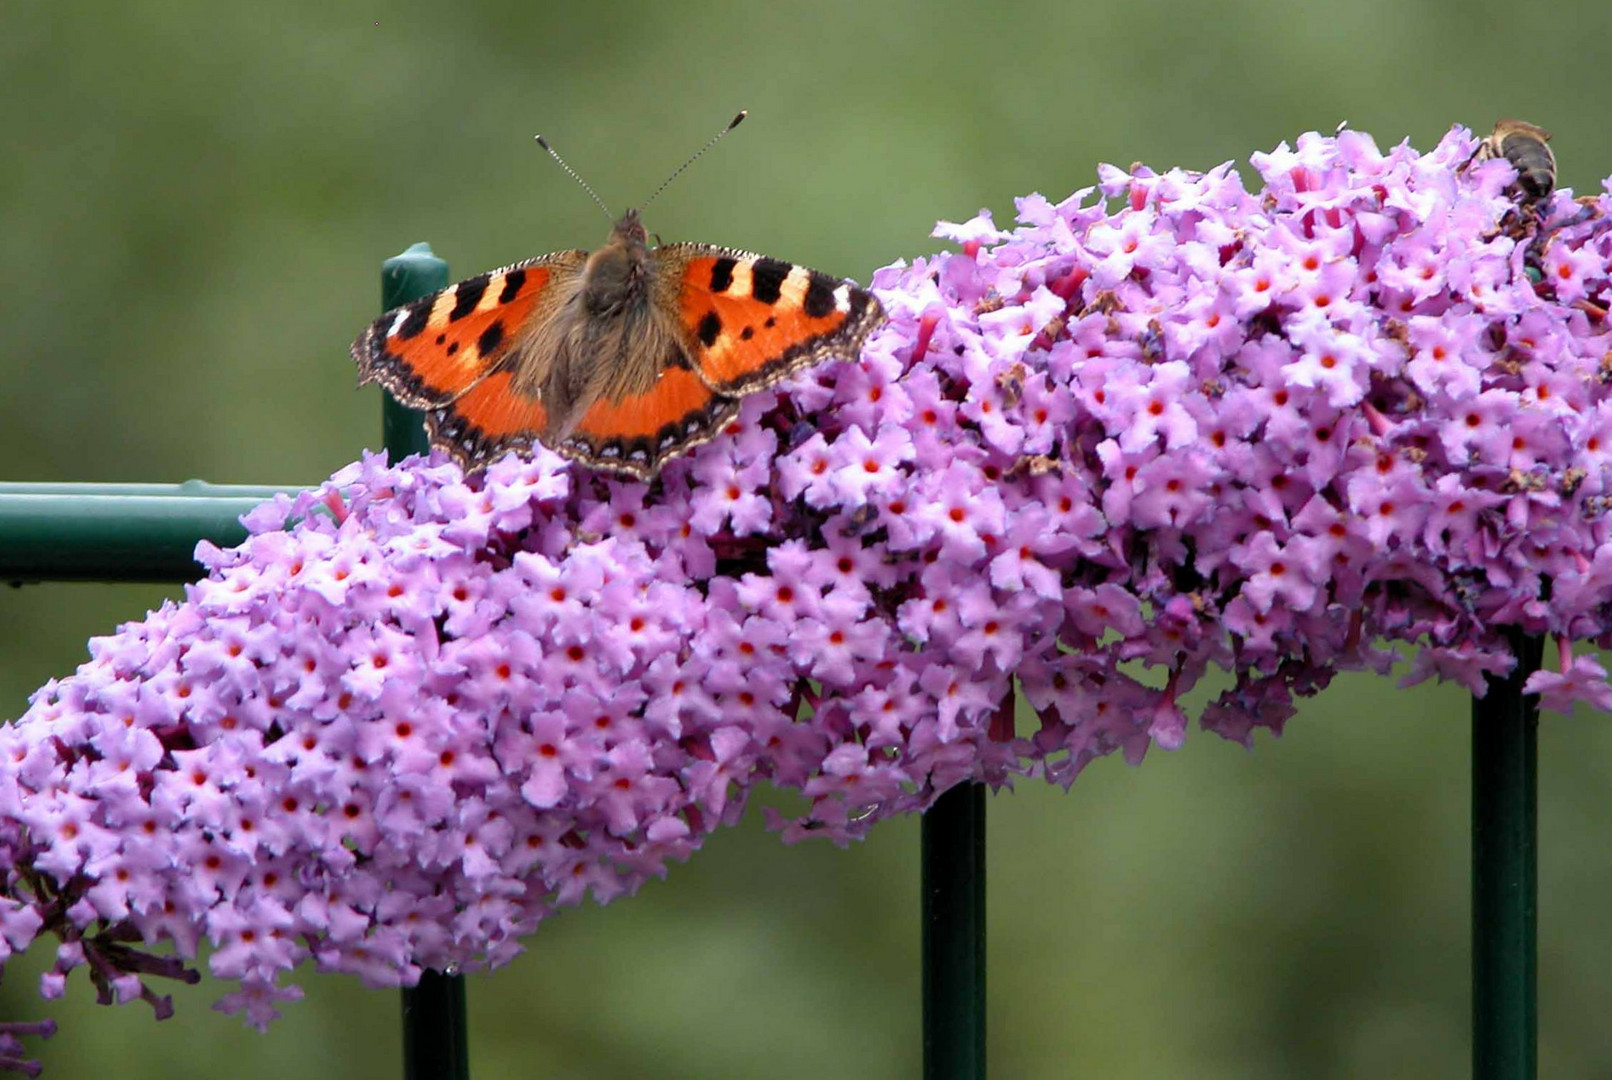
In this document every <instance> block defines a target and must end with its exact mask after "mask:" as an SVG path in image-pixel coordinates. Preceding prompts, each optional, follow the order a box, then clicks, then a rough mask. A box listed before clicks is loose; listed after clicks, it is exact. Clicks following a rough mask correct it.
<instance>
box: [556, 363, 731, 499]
mask: <svg viewBox="0 0 1612 1080" xmlns="http://www.w3.org/2000/svg"><path fill="white" fill-rule="evenodd" d="M738 412H739V402H738V400H737V399H736V398H729V397H723V396H721V395H718V394H715V393H713V392H712V391H711V388H710V387H709V386H707V385H706V384H705V383H704V382H703V381H702V380H701V379H700V378H699V377H697V376H696V375H695V374H694V373H693V372H692V371H690V370H689V369H688V367H687V366H685V365H683V364H681V363H677V364H668V365H667V366H666V367H664V368H662V369H661V372H660V375H659V376H658V377H657V378H656V380H655V384H654V385H653V386H652V387H651V388H650V389H649V390H648V391H646V392H645V393H642V394H634V395H628V396H625V397H622V398H620V399H619V400H614V401H611V400H600V401H596V402H595V403H594V404H593V405H592V406H591V407H589V409H588V411H587V412H585V413H584V414H583V415H582V418H581V420H579V421H578V422H577V425H576V427H575V428H574V429H573V430H572V432H571V433H570V435H569V436H567V437H566V438H565V439H564V440H563V441H561V442H560V444H559V445H558V446H557V447H555V449H556V450H558V451H559V452H560V453H561V454H564V455H565V456H566V457H568V458H572V459H574V460H577V461H581V462H582V463H583V464H585V465H590V466H593V467H595V468H605V469H611V470H613V471H615V472H623V473H627V474H628V475H631V476H636V477H638V478H639V479H648V478H649V477H651V476H653V475H654V474H655V473H656V472H657V471H659V469H660V467H661V465H662V464H663V463H664V462H665V461H666V460H667V459H668V458H672V457H676V456H677V455H678V454H681V453H683V452H684V451H686V450H689V449H690V448H692V447H695V446H698V445H699V444H701V443H703V442H707V441H708V440H710V439H711V438H712V437H713V436H714V435H716V434H717V433H718V432H719V431H721V430H722V428H724V427H725V426H727V424H728V422H729V421H731V420H732V419H733V418H734V416H736V415H737V414H738Z"/></svg>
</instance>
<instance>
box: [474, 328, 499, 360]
mask: <svg viewBox="0 0 1612 1080" xmlns="http://www.w3.org/2000/svg"><path fill="white" fill-rule="evenodd" d="M503 340H504V324H503V323H502V322H495V323H493V324H492V325H491V326H489V327H487V329H485V330H483V331H482V332H481V337H479V338H477V339H476V351H477V352H478V353H480V354H481V355H482V356H491V355H492V354H493V352H494V350H496V349H497V348H498V346H499V345H500V344H502V343H503Z"/></svg>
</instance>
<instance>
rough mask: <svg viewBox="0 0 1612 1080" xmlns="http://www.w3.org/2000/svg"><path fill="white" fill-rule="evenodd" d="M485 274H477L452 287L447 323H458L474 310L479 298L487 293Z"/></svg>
mask: <svg viewBox="0 0 1612 1080" xmlns="http://www.w3.org/2000/svg"><path fill="white" fill-rule="evenodd" d="M488 276H489V275H487V274H477V275H476V276H475V277H473V278H465V280H463V281H461V282H460V283H459V284H458V285H456V286H455V287H454V292H453V310H452V311H450V312H448V321H449V322H458V321H459V320H460V319H462V318H464V317H465V316H466V315H469V314H470V313H471V312H472V311H475V310H476V305H477V304H479V303H481V298H482V297H483V296H484V295H485V294H486V292H487V279H488Z"/></svg>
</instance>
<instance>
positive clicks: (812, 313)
mask: <svg viewBox="0 0 1612 1080" xmlns="http://www.w3.org/2000/svg"><path fill="white" fill-rule="evenodd" d="M838 285H839V282H837V281H835V280H834V279H833V278H831V277H829V276H828V275H827V274H820V273H818V272H817V271H816V270H813V271H812V276H811V284H809V285H807V286H806V300H805V302H804V303H803V304H802V307H803V308H805V311H806V317H807V318H808V319H821V318H824V317H826V316H829V315H832V314H833V313H834V289H835V287H836V286H838Z"/></svg>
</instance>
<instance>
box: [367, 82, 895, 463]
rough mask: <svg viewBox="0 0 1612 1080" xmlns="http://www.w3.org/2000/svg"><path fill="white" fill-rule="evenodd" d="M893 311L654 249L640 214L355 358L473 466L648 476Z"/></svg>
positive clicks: (680, 247)
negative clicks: (593, 243) (527, 452)
mask: <svg viewBox="0 0 1612 1080" xmlns="http://www.w3.org/2000/svg"><path fill="white" fill-rule="evenodd" d="M744 116H745V114H744V113H740V114H739V116H738V117H737V118H736V119H735V120H734V121H733V123H732V124H729V125H728V127H727V128H725V129H723V131H722V132H720V133H718V135H717V138H720V137H721V136H722V135H723V134H726V132H727V131H730V130H732V128H733V127H735V126H737V125H738V123H739V121H740V120H743V119H744ZM538 141H539V142H540V143H542V145H543V147H544V149H547V150H548V151H549V153H550V154H552V155H553V156H554V157H555V159H556V160H560V159H559V155H558V154H555V153H554V151H553V150H552V149H551V148H549V146H548V144H547V143H546V142H543V140H542V139H541V137H540V138H539V140H538ZM715 142H716V139H712V140H711V143H708V144H706V149H709V148H710V146H711V145H712V144H714V143H715ZM700 153H704V150H701V151H700ZM694 157H695V158H697V157H699V154H695V155H694ZM693 160H694V158H690V159H689V161H688V162H685V163H684V166H683V168H687V167H688V164H690V163H692V162H693ZM560 164H561V166H562V167H564V168H565V169H566V171H567V172H571V169H570V167H569V166H567V165H565V162H564V161H563V160H561V161H560ZM681 172H682V169H681V168H680V169H678V171H677V173H673V174H672V177H669V178H668V179H667V183H670V182H671V179H672V178H674V177H676V176H677V175H678V173H681ZM571 175H572V176H573V177H574V178H576V179H577V181H578V182H579V183H582V186H583V187H584V188H585V189H586V190H587V191H588V193H589V194H590V195H592V194H593V191H592V189H591V188H588V186H587V184H586V183H583V182H582V181H581V178H580V177H577V176H576V174H575V173H574V172H571ZM665 186H666V185H665V184H662V185H661V189H658V190H657V191H656V192H655V194H656V195H658V194H659V193H660V190H663V189H664V188H665ZM650 198H651V199H653V198H654V196H653V195H652V196H650ZM594 200H595V201H596V202H598V201H599V200H598V196H596V195H595V196H594ZM599 205H600V206H601V207H603V206H604V204H603V203H602V202H600V203H599ZM646 205H647V202H646ZM606 212H607V213H608V210H607V211H606ZM883 318H884V312H883V310H882V308H881V307H880V306H879V301H878V299H877V298H876V297H874V296H873V294H872V293H870V292H868V291H866V290H864V289H861V288H859V287H858V286H856V285H855V284H853V283H852V282H850V281H847V280H844V279H841V278H836V277H831V276H829V275H827V274H822V273H819V272H818V271H816V270H809V269H807V268H806V267H804V266H797V265H795V264H793V263H788V262H782V261H780V260H778V259H772V258H768V257H766V256H764V255H757V254H754V253H753V252H748V251H740V250H737V249H734V248H725V247H716V246H712V245H709V244H687V243H680V244H662V245H659V246H653V247H652V246H650V244H649V238H648V234H647V233H646V232H645V230H644V226H643V224H642V222H641V221H640V220H639V211H637V210H628V211H627V212H626V213H625V214H623V215H622V216H621V217H620V218H619V219H617V220H616V221H615V224H614V226H613V228H612V229H611V231H610V239H609V240H608V241H607V242H606V243H605V245H604V246H603V247H601V248H600V249H598V250H597V251H594V252H592V253H591V254H590V253H588V252H585V251H559V252H555V253H554V254H551V255H543V256H539V257H538V258H535V259H528V260H526V261H525V262H519V263H515V264H514V265H512V266H506V267H504V268H502V269H500V270H493V271H490V272H488V273H485V274H478V275H476V276H475V277H472V278H467V279H466V280H464V281H461V282H459V283H458V284H456V285H450V286H448V288H446V289H443V290H442V291H441V292H439V293H436V294H435V295H433V296H427V297H425V298H423V299H421V300H416V301H414V302H413V303H410V304H406V305H404V306H402V307H399V308H396V309H394V310H393V311H390V312H387V313H386V314H385V315H383V316H381V317H380V318H379V319H377V320H376V321H375V322H374V323H373V324H372V325H371V326H370V327H369V329H367V330H366V331H364V333H363V335H362V336H360V337H359V339H358V340H357V341H356V342H354V343H353V347H352V355H353V359H354V360H355V361H356V362H357V363H358V372H359V380H358V381H359V385H363V384H365V383H370V382H376V383H380V384H381V386H383V387H385V388H386V390H388V391H389V392H390V393H391V394H392V395H393V396H394V397H396V398H397V399H398V400H399V401H401V402H402V403H403V404H405V405H408V406H411V407H413V408H416V409H422V410H424V412H425V423H426V428H427V431H428V432H429V434H430V437H431V444H432V445H433V446H435V447H440V448H443V449H445V450H447V451H448V452H449V453H450V454H452V455H453V457H454V458H455V459H456V460H457V461H458V462H459V463H460V465H461V466H463V467H464V468H465V469H466V471H474V470H476V469H479V468H481V467H483V466H485V465H486V464H488V463H489V462H491V461H493V460H494V459H496V458H498V457H501V456H502V455H503V454H504V453H505V452H506V451H509V450H511V449H522V448H527V447H530V446H531V445H532V444H533V443H541V444H542V445H544V446H546V447H548V448H549V449H551V450H555V451H557V452H558V453H560V454H561V455H563V456H565V457H567V458H570V459H571V460H573V461H578V462H581V463H582V464H584V465H587V466H591V467H593V468H596V469H603V470H607V471H610V472H616V473H624V474H626V475H629V476H633V477H637V478H639V479H645V480H647V479H649V478H650V477H652V476H654V475H655V473H656V472H658V471H659V469H660V468H661V466H662V465H664V464H665V463H666V462H667V461H668V460H670V459H672V458H674V457H676V456H677V455H679V454H682V453H685V452H686V451H688V450H690V449H692V448H693V447H696V446H699V445H700V444H702V443H705V442H708V441H709V440H711V439H712V438H714V437H716V436H717V435H718V434H719V433H720V432H721V431H722V430H723V428H725V427H726V426H727V425H728V424H729V423H730V422H731V421H732V420H733V418H734V417H735V416H736V415H737V413H738V411H739V403H740V401H741V400H742V399H743V398H744V396H745V395H746V394H751V393H754V392H755V391H757V390H761V389H763V388H765V387H768V386H771V385H773V384H774V383H776V382H778V381H779V380H780V379H783V378H785V377H786V376H788V375H790V374H791V373H793V372H795V371H798V370H800V369H801V368H804V367H806V366H808V365H812V364H817V363H820V362H822V361H825V360H830V359H840V360H853V359H855V358H856V356H857V355H858V353H859V352H860V351H861V348H862V345H863V343H864V342H865V341H866V340H867V338H868V335H869V334H871V333H872V332H873V330H874V329H875V328H876V327H877V326H878V325H879V324H880V322H882V321H883Z"/></svg>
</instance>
